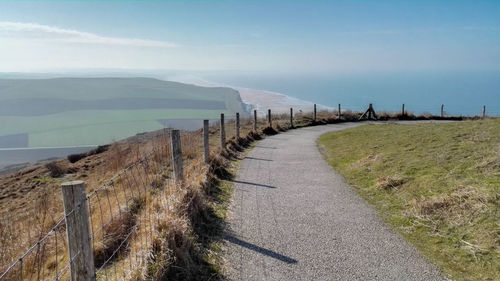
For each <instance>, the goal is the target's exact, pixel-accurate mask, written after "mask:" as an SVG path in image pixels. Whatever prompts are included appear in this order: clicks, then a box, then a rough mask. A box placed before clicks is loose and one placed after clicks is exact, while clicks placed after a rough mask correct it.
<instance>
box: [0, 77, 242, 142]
mask: <svg viewBox="0 0 500 281" xmlns="http://www.w3.org/2000/svg"><path fill="white" fill-rule="evenodd" d="M127 99H128V100H127ZM130 99H132V101H131V100H130ZM148 99H150V100H151V101H150V102H149V103H150V106H151V108H148V107H147V106H148V104H147V102H148ZM121 101H123V103H124V104H120V102H121ZM134 101H146V105H145V106H141V107H140V108H134ZM158 101H165V103H167V108H155V106H156V105H155V104H154V103H155V102H158ZM171 101H172V102H171ZM169 103H172V104H173V103H175V105H174V106H173V107H175V108H168V105H169ZM1 104H3V107H2V105H1ZM5 104H7V106H6V105H5ZM81 104H86V107H85V106H83V107H82V108H78V106H79V105H81ZM89 104H90V105H89ZM102 104H109V105H102ZM65 105H69V106H71V107H72V108H70V109H66V108H64V106H65ZM92 106H94V107H96V108H88V107H92ZM106 106H111V107H112V108H106ZM13 107H14V108H13ZM40 107H43V108H40ZM115 107H116V108H115ZM120 107H123V108H120ZM34 111H36V112H34ZM52 111H53V112H52ZM235 112H244V109H243V107H242V103H241V100H240V97H239V94H238V92H237V91H235V90H233V89H229V88H205V87H198V86H193V85H187V84H181V83H176V82H168V81H161V80H157V79H149V78H58V79H39V80H37V79H0V124H2V126H0V144H2V137H4V140H5V139H6V137H10V139H8V142H9V145H10V147H13V145H14V147H15V145H16V142H17V139H19V147H26V146H27V147H62V146H82V145H99V144H106V143H109V142H111V141H114V140H120V139H123V138H126V137H129V136H132V135H135V134H137V133H141V132H147V131H153V130H158V129H161V128H163V127H164V126H163V124H162V123H160V122H159V121H158V120H165V119H217V118H219V116H220V113H225V114H228V115H230V114H231V115H232V114H234V113H235ZM200 125H201V122H200ZM26 138H27V145H26V143H24V144H23V141H21V140H26ZM4 142H7V141H4ZM24 142H26V141H24ZM0 146H1V145H0Z"/></svg>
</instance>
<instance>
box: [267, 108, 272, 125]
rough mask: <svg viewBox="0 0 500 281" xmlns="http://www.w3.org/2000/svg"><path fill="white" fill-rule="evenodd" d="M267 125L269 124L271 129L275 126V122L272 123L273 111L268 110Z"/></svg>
mask: <svg viewBox="0 0 500 281" xmlns="http://www.w3.org/2000/svg"><path fill="white" fill-rule="evenodd" d="M267 123H268V124H269V127H272V126H273V121H272V118H271V109H268V110H267Z"/></svg>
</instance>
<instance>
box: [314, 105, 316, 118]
mask: <svg viewBox="0 0 500 281" xmlns="http://www.w3.org/2000/svg"><path fill="white" fill-rule="evenodd" d="M314 122H316V104H314Z"/></svg>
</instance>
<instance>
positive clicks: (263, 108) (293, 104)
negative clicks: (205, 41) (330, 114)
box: [165, 75, 333, 114]
mask: <svg viewBox="0 0 500 281" xmlns="http://www.w3.org/2000/svg"><path fill="white" fill-rule="evenodd" d="M165 79H166V80H167V81H174V82H180V83H185V84H192V85H196V86H201V87H226V88H231V89H234V90H236V91H238V93H239V94H240V97H241V100H242V102H243V103H244V104H246V105H249V106H250V107H251V110H254V109H255V110H257V113H258V114H267V110H268V109H271V110H272V112H273V113H288V112H290V108H293V109H294V111H295V112H299V111H304V112H307V111H312V110H313V107H314V102H310V101H306V100H302V99H298V98H294V97H291V96H288V95H286V94H282V93H277V92H272V91H267V90H257V89H250V88H245V87H238V86H232V85H227V84H221V83H216V82H212V81H207V80H203V79H201V78H199V77H196V76H192V75H181V76H172V77H167V78H165ZM316 106H317V109H318V110H333V108H332V107H328V106H325V105H321V104H317V105H316Z"/></svg>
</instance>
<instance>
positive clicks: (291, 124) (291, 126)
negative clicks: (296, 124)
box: [290, 107, 293, 128]
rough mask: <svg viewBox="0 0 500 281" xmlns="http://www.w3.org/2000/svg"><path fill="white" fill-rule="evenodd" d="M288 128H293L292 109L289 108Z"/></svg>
mask: <svg viewBox="0 0 500 281" xmlns="http://www.w3.org/2000/svg"><path fill="white" fill-rule="evenodd" d="M290 128H293V108H291V107H290Z"/></svg>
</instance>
